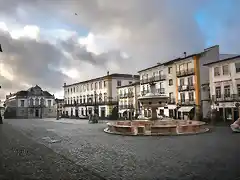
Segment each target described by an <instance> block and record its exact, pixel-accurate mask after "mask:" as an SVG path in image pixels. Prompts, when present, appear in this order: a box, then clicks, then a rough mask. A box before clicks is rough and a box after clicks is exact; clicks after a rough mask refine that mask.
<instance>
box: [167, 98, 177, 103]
mask: <svg viewBox="0 0 240 180" xmlns="http://www.w3.org/2000/svg"><path fill="white" fill-rule="evenodd" d="M168 104H176V99H175V98H169V99H168Z"/></svg>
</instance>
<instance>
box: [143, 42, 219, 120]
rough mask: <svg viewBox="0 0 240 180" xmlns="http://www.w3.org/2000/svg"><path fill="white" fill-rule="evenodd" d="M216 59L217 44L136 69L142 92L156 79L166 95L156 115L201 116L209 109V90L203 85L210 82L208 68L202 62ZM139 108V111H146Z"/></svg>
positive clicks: (175, 116) (191, 117)
mask: <svg viewBox="0 0 240 180" xmlns="http://www.w3.org/2000/svg"><path fill="white" fill-rule="evenodd" d="M218 59H219V46H213V47H211V48H207V49H204V51H203V52H200V53H197V54H192V55H188V56H187V55H186V53H184V56H183V57H181V58H177V59H174V60H171V61H168V62H165V63H162V64H160V63H159V64H157V65H156V66H153V67H150V68H147V69H144V70H141V71H139V74H140V83H141V84H140V91H141V95H145V94H146V93H148V92H149V85H148V83H150V82H155V84H156V89H157V91H158V93H160V94H165V95H167V96H169V102H168V104H167V105H166V106H165V107H161V108H159V109H158V111H159V112H158V115H159V116H167V117H171V118H178V119H186V118H187V119H201V118H205V117H206V116H207V115H208V112H209V109H210V96H209V91H208V90H206V89H205V88H202V86H204V84H207V83H208V82H209V76H208V69H207V68H206V67H205V66H203V64H205V63H208V62H211V61H217V60H218ZM147 112H148V111H147V110H143V109H142V113H144V114H147Z"/></svg>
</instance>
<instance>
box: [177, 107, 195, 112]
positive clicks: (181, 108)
mask: <svg viewBox="0 0 240 180" xmlns="http://www.w3.org/2000/svg"><path fill="white" fill-rule="evenodd" d="M193 108H194V107H193V106H184V107H180V108H179V109H178V111H179V112H190V111H191V110H192V109H193Z"/></svg>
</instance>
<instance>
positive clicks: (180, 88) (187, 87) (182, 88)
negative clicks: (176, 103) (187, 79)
mask: <svg viewBox="0 0 240 180" xmlns="http://www.w3.org/2000/svg"><path fill="white" fill-rule="evenodd" d="M194 89H195V86H194V84H192V85H180V86H178V91H179V92H180V91H191V90H194Z"/></svg>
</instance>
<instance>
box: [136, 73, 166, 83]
mask: <svg viewBox="0 0 240 180" xmlns="http://www.w3.org/2000/svg"><path fill="white" fill-rule="evenodd" d="M164 80H166V75H164V74H163V75H159V76H153V77H151V78H148V79H141V80H140V83H141V84H146V83H152V82H157V81H164Z"/></svg>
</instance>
